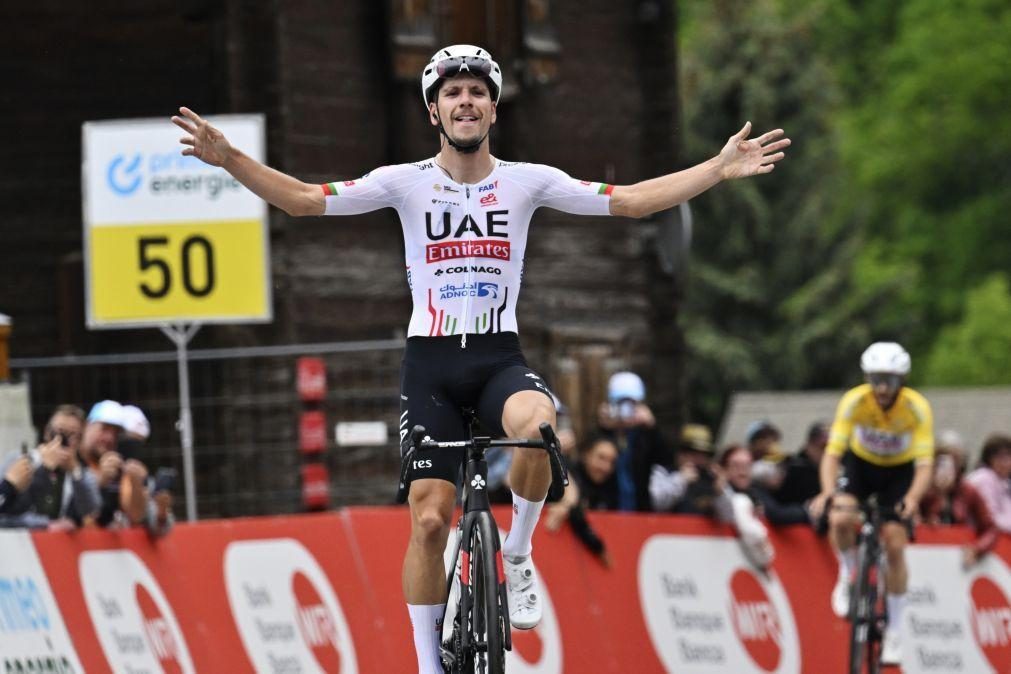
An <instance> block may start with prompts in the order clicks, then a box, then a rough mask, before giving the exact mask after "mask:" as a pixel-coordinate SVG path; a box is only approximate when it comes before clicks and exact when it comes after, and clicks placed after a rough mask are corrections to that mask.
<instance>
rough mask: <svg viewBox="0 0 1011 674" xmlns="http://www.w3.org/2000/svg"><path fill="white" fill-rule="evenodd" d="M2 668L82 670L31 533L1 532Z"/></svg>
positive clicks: (49, 670)
mask: <svg viewBox="0 0 1011 674" xmlns="http://www.w3.org/2000/svg"><path fill="white" fill-rule="evenodd" d="M0 551H2V552H0V671H2V672H74V673H80V672H84V667H82V666H81V662H80V660H78V658H77V653H76V652H75V651H74V646H73V644H72V643H71V641H70V634H69V633H68V632H67V627H66V625H65V624H64V623H63V616H62V615H60V609H59V607H58V606H57V605H56V599H55V598H54V597H53V591H52V589H51V588H50V587H49V581H48V580H46V574H45V573H44V572H43V570H42V563H41V562H40V561H39V556H38V554H37V553H36V552H35V546H34V545H33V544H32V539H31V535H30V534H29V533H28V532H26V531H0Z"/></svg>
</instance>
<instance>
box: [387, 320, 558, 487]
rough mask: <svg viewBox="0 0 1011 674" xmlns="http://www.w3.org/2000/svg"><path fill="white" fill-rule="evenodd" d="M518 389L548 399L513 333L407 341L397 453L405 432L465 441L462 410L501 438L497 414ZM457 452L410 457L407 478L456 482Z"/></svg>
mask: <svg viewBox="0 0 1011 674" xmlns="http://www.w3.org/2000/svg"><path fill="white" fill-rule="evenodd" d="M519 391H541V392H542V393H544V395H546V396H548V397H549V399H550V397H551V393H550V392H549V391H548V387H547V384H546V383H545V382H544V380H543V379H542V378H541V377H540V375H538V374H537V373H536V372H534V371H533V370H531V369H530V368H529V367H528V366H527V361H526V359H525V358H524V357H523V353H522V352H521V351H520V339H519V335H517V334H516V333H515V332H499V333H493V334H488V335H467V347H466V348H463V349H461V348H460V336H459V335H457V336H453V337H409V338H408V339H407V348H406V349H405V350H404V360H403V363H402V364H401V367H400V453H401V456H403V454H404V452H406V451H407V449H408V445H409V443H410V432H411V429H412V428H414V427H415V426H419V425H420V426H424V427H425V430H426V431H427V433H428V435H430V436H431V437H432V439H434V440H438V441H440V442H452V441H457V440H466V439H467V438H468V429H467V426H466V422H465V421H464V419H463V415H462V412H461V409H462V408H465V407H467V408H471V409H473V410H474V413H475V415H476V416H477V419H478V421H479V422H480V423H481V425H482V426H483V427H484V429H485V430H487V431H488V433H490V434H491V435H493V436H499V437H501V436H504V435H505V431H504V430H503V429H502V410H503V409H504V408H505V403H506V400H507V399H508V398H509V396H511V395H512V394H514V393H517V392H519ZM463 457H464V452H463V450H462V449H461V450H432V451H427V452H424V453H422V454H418V455H415V457H414V459H413V460H412V462H411V463H412V465H411V466H410V472H409V473H408V478H409V479H411V480H418V479H424V478H437V479H440V480H446V481H447V482H452V483H454V484H457V483H458V482H459V475H460V467H461V466H462V465H463Z"/></svg>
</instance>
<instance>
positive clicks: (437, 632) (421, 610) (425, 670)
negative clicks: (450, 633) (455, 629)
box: [407, 604, 446, 674]
mask: <svg viewBox="0 0 1011 674" xmlns="http://www.w3.org/2000/svg"><path fill="white" fill-rule="evenodd" d="M407 612H408V613H410V614H411V625H412V626H413V627H414V650H415V651H416V652H417V654H418V674H443V670H442V658H441V657H440V655H439V647H440V646H441V645H442V617H443V615H445V613H446V605H445V604H432V605H424V604H408V605H407Z"/></svg>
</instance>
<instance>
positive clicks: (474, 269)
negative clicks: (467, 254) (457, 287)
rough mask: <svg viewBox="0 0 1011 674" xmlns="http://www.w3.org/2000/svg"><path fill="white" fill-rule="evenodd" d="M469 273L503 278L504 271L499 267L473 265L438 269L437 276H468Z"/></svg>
mask: <svg viewBox="0 0 1011 674" xmlns="http://www.w3.org/2000/svg"><path fill="white" fill-rule="evenodd" d="M467 272H470V273H473V274H492V275H494V276H501V275H502V270H501V269H499V268H498V267H489V266H487V265H480V264H472V265H469V266H464V265H461V266H458V267H446V268H445V269H436V270H435V272H434V274H435V276H442V275H443V274H466V273H467Z"/></svg>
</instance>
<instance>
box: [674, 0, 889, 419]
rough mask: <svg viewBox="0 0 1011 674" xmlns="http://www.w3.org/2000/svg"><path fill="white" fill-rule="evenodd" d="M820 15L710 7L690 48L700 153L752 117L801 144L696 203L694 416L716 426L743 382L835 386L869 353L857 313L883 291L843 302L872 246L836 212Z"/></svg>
mask: <svg viewBox="0 0 1011 674" xmlns="http://www.w3.org/2000/svg"><path fill="white" fill-rule="evenodd" d="M811 20H812V18H811V16H810V15H802V16H798V17H784V16H782V15H781V13H780V12H779V10H778V8H777V5H776V3H774V2H772V1H770V0H758V1H757V2H755V1H745V0H733V1H725V2H719V3H713V4H706V5H704V6H702V7H699V6H695V8H694V12H693V13H692V15H691V17H690V29H689V30H690V32H691V33H690V37H689V38H688V39H687V40H684V41H683V42H682V51H683V73H682V87H683V90H682V100H683V110H684V117H685V127H686V129H685V131H686V132H685V135H684V138H683V142H684V146H685V151H686V152H685V154H686V155H687V156H688V158H689V160H690V161H692V162H695V161H700V160H702V159H705V158H707V157H709V156H712V155H713V154H714V153H715V152H717V151H718V150H719V144H720V141H719V139H725V138H726V137H727V136H728V135H730V134H731V133H734V132H735V131H736V130H737V129H738V128H739V127H740V125H741V124H742V123H743V121H744V120H748V119H750V120H751V121H752V123H753V127H754V129H755V131H756V132H759V133H760V132H762V131H766V130H769V129H772V128H775V127H776V126H781V127H783V128H784V129H787V130H788V132H789V135H790V137H791V139H792V140H793V141H794V148H793V149H792V150H791V151H790V152H789V156H788V158H787V160H786V161H784V162H781V163H780V164H779V165H777V168H776V170H775V171H774V172H773V173H772V174H770V175H768V176H762V177H758V178H754V179H749V180H745V181H738V182H734V183H730V184H726V185H721V186H720V187H719V188H718V189H716V190H714V191H712V192H709V193H707V194H705V195H703V196H702V197H700V198H698V199H696V200H694V201H693V202H692V208H693V213H694V221H695V223H696V226H695V241H694V243H693V259H692V263H691V264H692V267H691V279H690V283H689V288H688V292H687V297H688V300H687V306H686V311H685V314H684V319H685V320H684V328H685V335H686V340H687V343H688V346H689V350H690V352H691V356H690V361H689V363H688V368H687V370H688V379H689V381H688V385H689V391H691V395H692V397H693V400H692V407H693V409H692V410H691V415H692V416H694V417H695V418H699V419H704V420H707V421H710V422H713V421H715V420H717V419H718V418H719V415H720V414H721V413H722V407H723V404H724V403H725V396H726V394H727V393H729V392H730V391H732V390H734V389H756V388H786V387H803V386H818V385H821V386H828V385H834V384H835V383H836V382H837V381H838V380H839V378H840V377H841V376H843V374H844V373H845V372H846V371H848V370H850V369H852V368H850V367H847V366H848V363H844V361H843V359H841V358H840V357H839V353H840V351H843V352H846V351H849V352H858V349H859V347H860V345H861V344H862V343H863V342H864V341H865V340H866V337H867V335H868V334H869V332H870V330H869V328H868V327H867V326H866V325H865V324H863V323H861V320H860V318H859V316H860V314H861V313H862V312H863V311H864V310H865V309H866V306H865V305H866V303H868V302H870V301H873V299H874V295H875V292H876V291H869V292H868V293H866V294H864V295H858V296H853V297H848V298H847V299H846V300H845V302H843V303H842V304H840V301H841V299H842V298H843V296H844V295H846V293H845V288H846V284H847V280H848V279H849V278H850V276H851V268H852V267H853V265H854V264H855V262H856V258H857V254H858V252H859V250H860V246H859V245H858V240H857V238H856V236H855V233H854V232H852V231H850V230H847V229H845V228H842V227H839V226H837V225H835V224H834V222H835V221H834V220H833V218H832V214H833V209H834V206H833V198H834V195H835V194H836V193H837V191H838V189H839V187H840V176H839V173H838V171H837V168H836V167H837V166H838V164H839V160H838V157H837V154H836V150H835V138H834V134H833V132H832V129H831V126H830V120H831V117H830V113H831V111H832V110H834V109H835V108H836V106H837V105H838V103H839V99H838V96H837V89H836V88H835V87H834V84H833V80H832V77H831V74H830V72H829V70H828V68H827V66H826V65H825V64H824V63H823V62H822V61H821V60H819V57H818V53H817V46H816V44H815V40H814V35H815V31H814V26H813V25H812V23H811ZM892 282H893V280H892V279H891V278H890V277H889V279H888V280H887V283H892Z"/></svg>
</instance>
